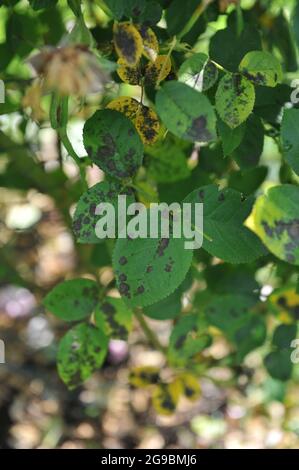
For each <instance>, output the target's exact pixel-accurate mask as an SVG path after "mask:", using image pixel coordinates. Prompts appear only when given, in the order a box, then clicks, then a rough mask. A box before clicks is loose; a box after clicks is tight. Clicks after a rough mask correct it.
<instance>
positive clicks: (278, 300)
mask: <svg viewBox="0 0 299 470" xmlns="http://www.w3.org/2000/svg"><path fill="white" fill-rule="evenodd" d="M268 302H269V305H270V307H271V308H272V309H273V310H274V311H275V312H276V313H277V314H278V316H279V319H280V320H281V321H282V322H283V323H293V322H294V319H295V320H298V319H299V294H298V293H297V292H296V287H295V286H290V285H289V286H284V287H281V288H279V289H276V290H275V291H274V292H273V293H272V294H271V295H270V296H269V299H268Z"/></svg>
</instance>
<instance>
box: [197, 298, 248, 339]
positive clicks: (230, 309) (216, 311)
mask: <svg viewBox="0 0 299 470" xmlns="http://www.w3.org/2000/svg"><path fill="white" fill-rule="evenodd" d="M255 304H256V299H255V298H254V297H253V296H251V295H244V294H243V295H240V294H226V295H219V296H214V297H213V298H212V300H211V301H210V302H209V303H208V305H207V306H206V308H205V315H206V317H207V320H208V322H209V324H210V325H212V326H215V327H216V328H218V329H219V330H221V331H223V332H224V334H225V335H226V336H227V337H228V338H229V339H231V340H232V339H233V338H234V335H235V334H236V332H237V331H238V330H239V329H240V328H241V327H242V326H243V325H244V324H245V323H246V321H247V319H248V317H249V312H250V309H251V308H252V307H253V306H254V305H255Z"/></svg>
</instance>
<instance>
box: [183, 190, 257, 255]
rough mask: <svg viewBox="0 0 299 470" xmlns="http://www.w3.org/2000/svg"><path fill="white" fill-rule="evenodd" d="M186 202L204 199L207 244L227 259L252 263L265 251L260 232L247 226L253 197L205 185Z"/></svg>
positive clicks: (205, 243) (207, 246)
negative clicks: (255, 231) (245, 196)
mask: <svg viewBox="0 0 299 470" xmlns="http://www.w3.org/2000/svg"><path fill="white" fill-rule="evenodd" d="M184 202H192V203H196V202H197V203H203V220H204V234H205V236H204V240H203V248H204V249H205V250H206V251H207V252H208V253H210V254H211V255H213V256H216V257H218V258H220V259H222V260H223V261H226V262H227V263H236V264H237V263H250V262H252V261H254V260H255V259H257V258H259V257H260V256H262V255H264V254H265V249H264V247H263V246H262V243H261V242H260V240H259V239H258V238H257V236H256V235H255V234H254V233H253V232H251V230H249V229H248V228H247V227H245V226H244V221H245V220H246V219H247V217H248V216H249V214H250V212H251V209H252V205H253V198H251V197H249V198H247V199H244V198H243V197H242V195H241V194H240V193H239V192H238V191H235V190H233V189H229V188H227V189H223V190H221V191H219V190H218V188H217V186H215V185H209V186H203V187H201V188H198V189H196V190H195V191H193V192H192V193H190V194H189V195H188V196H187V197H186V198H185V199H184Z"/></svg>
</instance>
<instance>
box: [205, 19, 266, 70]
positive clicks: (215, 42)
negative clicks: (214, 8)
mask: <svg viewBox="0 0 299 470" xmlns="http://www.w3.org/2000/svg"><path fill="white" fill-rule="evenodd" d="M229 19H231V17H230V18H229ZM261 47H262V46H261V38H260V33H259V31H258V30H257V28H256V27H255V26H252V25H251V24H245V26H244V28H243V30H242V32H241V34H238V33H237V24H236V21H235V20H234V24H231V23H229V24H228V26H227V28H225V29H221V30H219V31H217V32H216V34H214V36H213V37H212V38H211V41H210V46H209V56H210V57H211V59H213V60H214V61H215V62H217V63H218V64H220V65H222V67H224V68H225V69H227V70H229V71H231V72H236V71H237V70H238V66H239V64H240V61H241V59H242V58H243V57H244V55H245V54H246V53H247V52H249V51H252V50H254V51H256V50H258V49H261Z"/></svg>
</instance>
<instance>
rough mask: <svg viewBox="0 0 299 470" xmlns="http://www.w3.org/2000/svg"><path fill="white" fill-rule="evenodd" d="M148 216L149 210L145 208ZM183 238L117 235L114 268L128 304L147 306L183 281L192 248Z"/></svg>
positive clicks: (189, 262)
mask: <svg viewBox="0 0 299 470" xmlns="http://www.w3.org/2000/svg"><path fill="white" fill-rule="evenodd" d="M147 215H148V216H150V211H149V210H148V211H147ZM184 244H185V240H184V238H173V236H172V235H171V234H170V237H169V238H161V237H160V238H119V239H118V240H117V242H116V245H115V249H114V253H113V268H114V272H115V275H116V281H117V286H118V289H119V292H120V294H121V295H122V296H123V298H124V299H125V300H126V302H127V303H128V304H129V305H130V306H132V307H133V306H137V305H139V306H142V307H143V306H147V305H150V304H153V303H155V302H158V301H159V300H162V299H163V298H165V297H167V296H168V295H170V294H171V293H172V292H173V291H174V290H175V289H176V288H177V287H178V286H179V285H180V284H181V283H182V281H183V280H184V278H185V276H186V273H187V271H188V269H189V267H190V264H191V261H192V255H193V250H189V249H185V246H184Z"/></svg>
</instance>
